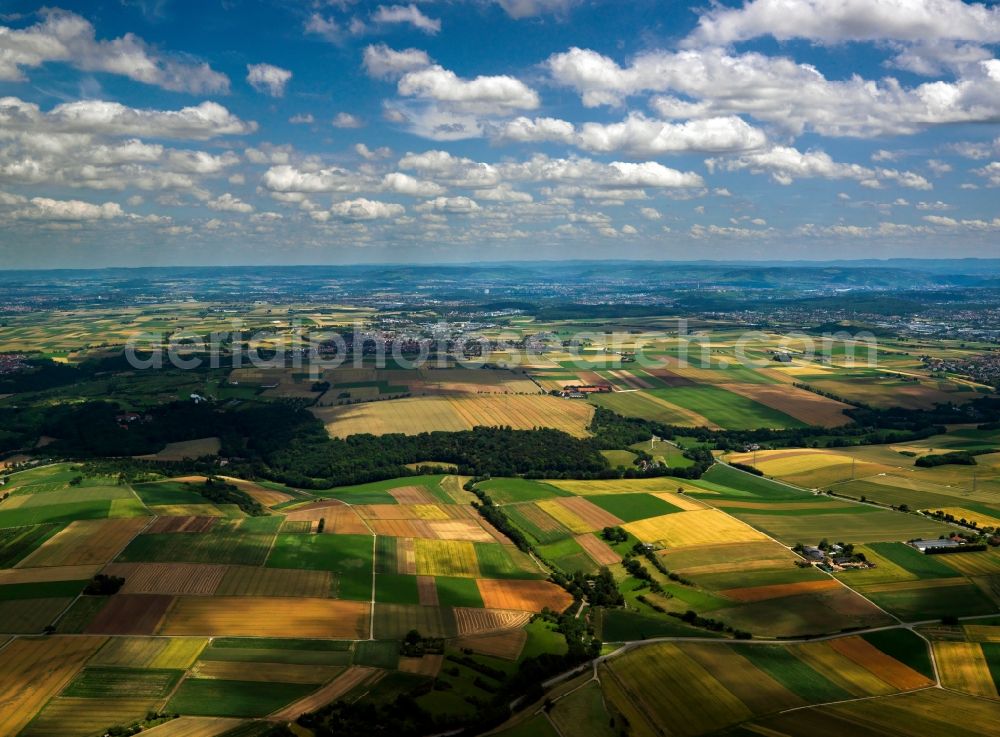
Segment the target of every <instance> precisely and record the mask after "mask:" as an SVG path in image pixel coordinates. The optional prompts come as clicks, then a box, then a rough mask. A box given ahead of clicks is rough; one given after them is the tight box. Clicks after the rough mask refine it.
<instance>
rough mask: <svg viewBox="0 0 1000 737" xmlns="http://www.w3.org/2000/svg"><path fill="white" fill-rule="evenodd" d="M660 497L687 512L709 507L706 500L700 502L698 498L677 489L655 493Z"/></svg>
mask: <svg viewBox="0 0 1000 737" xmlns="http://www.w3.org/2000/svg"><path fill="white" fill-rule="evenodd" d="M653 496H655V497H656V498H658V499H662V500H663V501H665V502H666V503H667V504H673V505H674V506H675V507H677V508H678V509H682V510H684V511H685V512H693V511H695V510H696V509H705V508H707V507H708V505H707V504H705V503H704V502H700V501H698V500H697V499H693V498H691V497H689V496H688V495H687V494H678V493H677V492H676V491H658V492H656V493H655V494H653Z"/></svg>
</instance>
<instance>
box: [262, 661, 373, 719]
mask: <svg viewBox="0 0 1000 737" xmlns="http://www.w3.org/2000/svg"><path fill="white" fill-rule="evenodd" d="M384 675H385V671H384V670H380V669H379V668H368V667H366V666H361V665H353V666H351V667H350V668H348V669H347V670H346V671H344V672H343V674H341V675H340V677H338V678H336V679H335V680H333V681H331V682H330V683H328V684H327V685H325V686H323V688H320V689H318V690H316V691H313V692H312V693H311V694H309V695H308V696H306V697H305V698H301V699H299V700H298V701H296V702H294V703H292V704H289V705H288V706H285V707H283V708H282V709H280V710H279V711H276V712H274V713H273V714H272V715H271V718H272V719H275V720H279V721H294V720H296V719H298V718H299V717H300V716H301V715H302V714H306V713H308V712H312V711H316V710H317V709H320V708H321V707H324V706H326V705H327V704H330V703H332V702H334V701H336V700H338V699H340V698H341V697H342V696H344V695H345V694H347V693H348V692H350V691H352V690H354V689H355V688H357V687H358V686H362V685H367V686H373V685H375V683H377V682H378V681H379V680H380V679H381V678H382V676H384Z"/></svg>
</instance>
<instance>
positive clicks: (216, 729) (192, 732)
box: [143, 717, 243, 737]
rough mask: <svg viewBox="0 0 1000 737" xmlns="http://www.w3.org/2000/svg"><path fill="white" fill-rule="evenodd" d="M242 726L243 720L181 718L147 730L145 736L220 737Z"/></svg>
mask: <svg viewBox="0 0 1000 737" xmlns="http://www.w3.org/2000/svg"><path fill="white" fill-rule="evenodd" d="M241 724H243V720H242V719H228V718H225V717H181V718H180V719H171V720H170V721H169V722H166V723H165V724H161V725H160V726H159V727H153V728H152V729H148V730H145V731H144V732H143V734H151V735H153V737H218V735H220V734H224V733H225V732H228V731H229V730H231V729H233V728H234V727H238V726H239V725H241Z"/></svg>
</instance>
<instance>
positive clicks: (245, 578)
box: [215, 566, 333, 599]
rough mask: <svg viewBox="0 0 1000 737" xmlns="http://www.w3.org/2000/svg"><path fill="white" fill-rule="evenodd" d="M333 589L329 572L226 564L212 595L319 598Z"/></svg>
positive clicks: (331, 576) (326, 595) (324, 596)
mask: <svg viewBox="0 0 1000 737" xmlns="http://www.w3.org/2000/svg"><path fill="white" fill-rule="evenodd" d="M332 589H333V574H332V573H330V572H329V571H312V570H305V569H299V568H296V569H285V568H260V567H257V566H229V569H228V570H227V571H226V575H225V576H223V578H222V581H221V583H220V584H219V588H218V589H217V590H216V592H215V593H216V594H218V595H219V596H301V597H305V598H314V599H323V598H326V597H329V596H330V592H331V591H332Z"/></svg>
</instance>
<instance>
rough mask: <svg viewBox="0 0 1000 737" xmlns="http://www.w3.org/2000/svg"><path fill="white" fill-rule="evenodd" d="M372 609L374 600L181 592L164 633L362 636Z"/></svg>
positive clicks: (252, 635)
mask: <svg viewBox="0 0 1000 737" xmlns="http://www.w3.org/2000/svg"><path fill="white" fill-rule="evenodd" d="M370 614H371V605H370V604H369V603H368V602H362V601H344V600H340V599H295V598H280V597H272V596H266V597H253V596H180V597H177V600H176V602H175V604H174V606H173V607H171V609H170V611H168V612H167V615H166V617H165V618H164V621H163V624H162V625H161V626H160V632H159V634H161V635H202V636H206V637H215V636H218V637H222V636H229V637H326V638H331V639H340V640H343V639H347V640H357V639H361V638H363V637H367V636H368V629H369V627H368V623H369V617H370Z"/></svg>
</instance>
